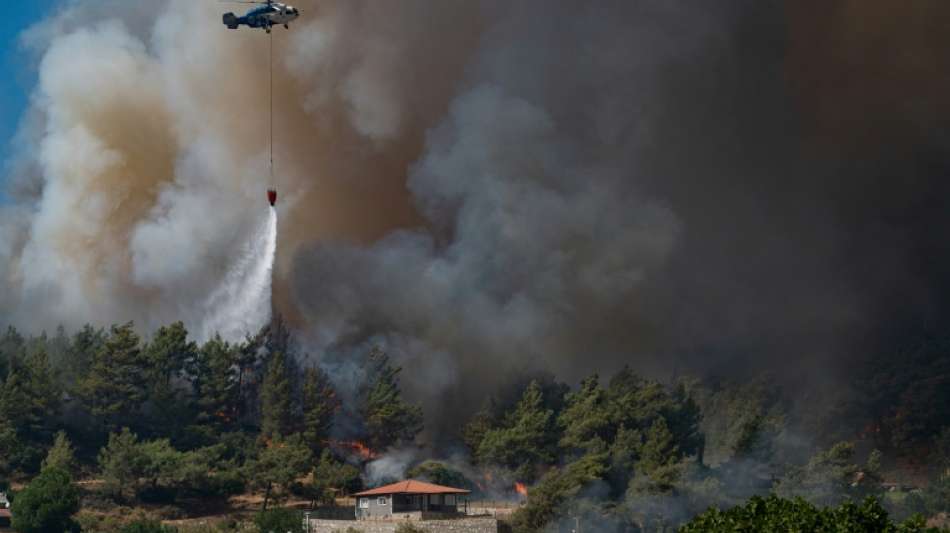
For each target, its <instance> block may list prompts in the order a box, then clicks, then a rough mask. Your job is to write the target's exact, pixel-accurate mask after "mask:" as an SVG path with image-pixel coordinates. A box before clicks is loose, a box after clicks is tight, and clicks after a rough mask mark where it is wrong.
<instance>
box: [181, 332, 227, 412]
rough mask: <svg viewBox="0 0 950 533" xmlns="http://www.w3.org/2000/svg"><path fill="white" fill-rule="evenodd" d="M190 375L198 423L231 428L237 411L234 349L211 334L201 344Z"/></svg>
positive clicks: (217, 336) (218, 336) (219, 337)
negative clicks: (206, 340) (210, 336)
mask: <svg viewBox="0 0 950 533" xmlns="http://www.w3.org/2000/svg"><path fill="white" fill-rule="evenodd" d="M191 374H192V376H193V382H192V387H193V390H194V395H195V403H196V410H197V412H198V422H199V423H201V424H206V425H207V424H210V425H212V426H213V427H215V428H216V429H218V430H224V429H227V428H229V427H231V426H232V425H233V424H234V423H235V422H236V418H237V410H238V409H237V401H238V378H237V365H236V364H235V350H234V349H233V348H232V347H231V345H230V344H228V343H227V342H225V341H224V340H222V339H221V336H220V335H215V336H214V337H213V338H211V339H210V340H208V342H206V343H204V345H202V346H201V350H199V352H198V355H197V357H196V358H195V361H194V362H193V363H192V368H191Z"/></svg>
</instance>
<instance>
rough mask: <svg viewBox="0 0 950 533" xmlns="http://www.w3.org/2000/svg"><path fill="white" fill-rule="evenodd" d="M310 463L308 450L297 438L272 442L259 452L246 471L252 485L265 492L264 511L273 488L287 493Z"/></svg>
mask: <svg viewBox="0 0 950 533" xmlns="http://www.w3.org/2000/svg"><path fill="white" fill-rule="evenodd" d="M310 461H311V455H310V448H309V447H308V446H306V445H305V444H304V443H303V441H302V440H301V439H300V438H299V436H294V437H291V438H288V439H286V440H279V439H278V440H274V441H272V442H270V443H269V444H267V445H266V447H265V448H264V449H263V450H261V452H260V455H259V456H258V458H257V459H256V460H255V461H253V462H252V463H250V465H249V467H248V470H249V471H250V479H251V482H252V483H253V485H254V486H255V487H257V488H260V489H264V490H265V497H264V509H265V510H266V509H267V504H268V503H269V502H270V499H271V497H272V496H273V494H272V491H273V488H274V486H275V485H276V486H277V487H280V488H282V489H284V494H286V493H287V492H289V489H290V487H291V485H292V484H293V483H294V481H295V480H296V479H297V477H298V476H300V475H301V473H302V472H306V471H307V466H308V465H309V464H310Z"/></svg>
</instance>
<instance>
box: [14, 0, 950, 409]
mask: <svg viewBox="0 0 950 533" xmlns="http://www.w3.org/2000/svg"><path fill="white" fill-rule="evenodd" d="M943 5H944V3H942V2H933V1H926V0H919V1H913V2H904V3H901V6H900V9H897V8H895V7H894V6H895V4H894V3H893V2H887V1H886V0H880V1H876V0H875V1H867V2H861V1H847V0H842V1H838V2H817V1H816V2H810V1H809V2H791V1H790V2H781V1H778V0H765V1H760V2H747V1H744V0H725V1H722V2H707V1H700V0H668V1H663V2H657V1H652V0H643V1H639V0H638V1H631V0H603V1H599V2H590V3H584V2H570V1H556V0H555V1H551V0H543V1H542V0H521V1H518V2H501V1H498V2H496V1H490V0H486V1H482V2H472V1H470V0H464V1H463V0H440V1H438V2H433V1H431V0H402V1H399V2H379V1H369V0H367V1H361V0H339V1H329V0H327V1H317V0H308V1H301V2H299V3H298V6H297V7H299V8H300V10H301V12H302V13H303V16H302V18H301V20H299V21H297V22H296V23H294V25H293V26H292V28H291V30H290V31H285V30H284V29H283V28H276V29H275V33H274V34H273V44H274V57H275V62H274V89H275V90H274V95H275V99H274V125H275V162H276V169H275V171H276V173H275V181H276V186H277V187H278V189H279V190H280V193H281V201H280V204H279V206H280V230H279V249H278V265H277V269H276V280H275V287H276V289H275V290H276V294H275V302H276V304H277V307H278V309H279V310H280V311H281V312H282V313H284V314H285V315H287V316H289V317H291V318H292V323H293V324H294V325H295V326H296V328H297V330H298V332H299V335H300V336H301V338H302V339H304V341H305V344H306V348H307V349H308V350H309V351H311V352H312V353H313V354H315V355H317V356H321V357H324V356H326V355H327V354H330V355H332V354H349V353H358V352H365V351H366V350H367V349H368V346H369V345H370V344H376V343H380V344H384V345H385V346H386V348H387V349H388V350H389V352H390V353H392V354H393V355H394V357H395V358H396V359H397V360H398V361H399V362H401V363H402V364H404V365H406V366H407V367H409V368H411V369H412V371H411V372H407V373H405V374H403V375H404V378H403V379H404V380H405V382H406V384H407V386H408V387H409V388H410V390H411V392H412V393H413V394H414V395H415V396H416V397H417V398H421V399H425V400H426V402H425V405H426V407H427V409H429V410H430V411H432V412H430V414H431V415H436V416H438V415H441V416H443V417H446V418H449V417H452V416H454V413H457V412H459V411H462V410H470V409H472V408H474V407H476V406H477V403H478V402H479V401H480V399H481V397H482V396H483V395H484V391H485V388H486V387H487V386H493V385H495V384H497V383H498V382H499V381H503V380H505V379H508V378H509V377H510V376H511V375H513V374H515V373H520V372H522V371H545V370H546V371H551V372H553V373H555V374H557V375H558V376H560V377H562V378H565V379H571V378H575V377H578V376H580V375H584V374H588V373H590V372H593V371H597V370H600V371H610V370H613V369H616V368H617V367H618V366H620V365H623V364H632V365H634V366H636V367H637V368H638V369H641V370H643V371H646V372H650V373H652V374H654V375H660V376H668V375H670V374H671V373H673V372H674V371H675V370H674V367H675V368H677V369H678V368H680V366H678V365H681V366H682V367H683V368H684V370H685V369H686V368H690V369H697V368H698V369H702V370H706V371H711V372H720V373H733V372H743V371H753V370H756V369H761V368H763V367H764V368H779V369H782V370H783V371H787V372H783V374H784V375H791V374H796V373H799V374H801V373H804V374H808V373H812V372H813V373H814V374H817V375H823V376H825V375H832V373H830V372H827V371H828V370H829V369H830V370H834V368H835V366H836V363H837V362H839V361H841V360H843V359H846V356H847V355H849V354H861V353H864V351H863V350H864V348H866V347H867V344H866V343H867V342H868V340H869V339H870V340H871V341H872V343H873V341H874V340H876V339H877V338H878V335H879V333H880V332H881V331H884V330H887V331H888V332H889V333H895V334H899V333H901V332H903V330H904V329H906V328H907V327H908V325H913V324H926V325H927V327H940V325H941V324H946V323H947V318H948V317H950V308H948V307H947V305H946V303H945V302H947V301H950V277H948V276H947V274H946V273H947V272H950V268H948V267H950V249H948V245H947V243H946V242H945V241H946V240H945V239H943V238H942V236H941V233H940V232H939V231H938V230H936V229H935V228H942V227H946V225H947V222H950V220H948V218H950V215H948V214H947V210H946V209H945V207H944V205H943V203H944V200H943V199H944V198H946V197H947V193H948V192H950V190H948V189H950V185H947V181H946V179H945V178H944V176H945V175H946V172H945V171H946V167H947V166H948V165H947V164H946V161H947V157H946V153H947V146H946V136H945V135H944V134H942V133H941V132H943V131H946V121H947V116H948V110H947V109H946V105H945V103H944V100H945V99H944V98H943V95H944V94H946V88H947V85H948V83H947V79H948V78H947V74H946V72H945V71H944V70H941V69H940V68H938V67H937V66H935V65H939V64H940V62H939V58H941V57H942V54H943V53H944V51H945V50H947V49H948V48H950V47H948V46H947V43H946V41H947V37H946V33H945V32H941V31H939V27H938V26H937V24H938V23H937V22H936V21H939V20H944V19H945V17H944V16H941V14H943V13H944V11H946V8H944V7H943ZM221 7H222V4H217V3H213V2H196V1H193V0H174V1H169V2H119V1H100V2H91V1H89V2H87V1H81V0H78V1H74V2H72V3H70V7H69V8H68V9H66V10H65V11H64V12H62V13H60V14H59V15H57V16H56V18H55V20H53V21H48V22H46V23H44V25H43V27H42V28H41V29H40V31H38V33H37V34H36V35H34V36H32V37H30V42H29V43H28V45H29V48H30V50H33V51H34V52H35V53H36V54H37V57H38V58H40V69H39V70H40V83H39V86H38V87H37V90H36V93H35V95H34V103H33V107H34V109H33V112H32V113H31V114H30V119H29V120H28V121H27V122H25V123H24V126H23V133H22V139H24V146H27V147H29V149H27V150H23V151H22V152H21V153H19V154H18V161H16V162H15V165H14V166H13V168H14V169H16V174H15V175H14V176H13V188H14V189H15V190H16V191H18V192H17V194H16V195H15V197H16V201H15V203H14V204H13V205H8V206H4V207H2V208H0V239H2V240H0V275H2V276H3V286H2V288H3V292H2V293H0V306H2V307H0V309H2V310H3V311H4V312H5V313H6V315H7V316H10V317H12V318H11V320H12V321H13V322H14V323H16V324H18V325H23V326H25V327H26V328H28V329H34V330H35V329H39V328H41V327H47V328H49V327H53V326H55V325H56V324H58V323H64V324H66V325H67V326H76V325H79V324H82V323H85V322H89V321H92V322H97V323H109V322H117V321H125V320H129V319H135V320H136V321H138V322H139V323H140V325H141V326H142V327H143V328H144V329H151V328H154V327H156V326H158V325H160V324H163V323H167V322H169V321H171V320H177V319H183V320H185V321H186V322H187V323H188V324H189V325H190V326H192V328H193V329H195V328H194V326H195V325H197V324H200V323H201V321H202V319H203V315H202V313H203V310H202V304H203V303H204V302H205V299H206V298H207V296H208V295H209V294H210V293H211V292H212V291H213V290H214V288H215V287H216V285H217V283H219V282H220V279H221V277H222V273H223V272H224V271H226V269H227V266H228V264H229V262H230V261H232V260H233V258H234V257H235V254H236V251H237V250H238V249H239V248H240V246H241V245H242V244H244V242H245V240H246V239H247V236H248V234H249V231H250V228H252V227H253V226H254V224H255V223H256V221H257V220H259V218H260V217H261V216H263V214H264V213H265V212H266V201H265V198H264V191H265V189H266V188H267V187H268V186H270V185H271V184H270V183H269V177H268V176H269V172H268V165H267V162H268V137H267V132H268V119H269V114H268V110H269V99H268V95H269V93H268V87H269V84H268V79H269V70H268V54H269V44H270V41H269V38H268V36H267V35H266V34H264V33H263V32H260V31H251V30H248V29H246V28H245V29H242V30H240V31H229V30H227V29H226V28H225V27H224V26H223V25H222V24H221V19H220V17H221V11H222V10H221ZM816 147H817V149H816ZM894 302H901V304H900V305H895V304H894ZM842 366H845V365H842ZM829 379H833V378H829ZM446 423H449V424H450V423H452V421H451V420H449V421H448V422H446Z"/></svg>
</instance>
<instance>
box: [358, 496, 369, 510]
mask: <svg viewBox="0 0 950 533" xmlns="http://www.w3.org/2000/svg"><path fill="white" fill-rule="evenodd" d="M360 509H369V498H360Z"/></svg>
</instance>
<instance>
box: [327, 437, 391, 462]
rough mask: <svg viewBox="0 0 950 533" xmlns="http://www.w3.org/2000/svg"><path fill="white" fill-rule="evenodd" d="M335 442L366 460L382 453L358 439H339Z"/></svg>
mask: <svg viewBox="0 0 950 533" xmlns="http://www.w3.org/2000/svg"><path fill="white" fill-rule="evenodd" d="M334 444H335V445H336V446H339V447H340V448H346V449H347V450H349V451H351V452H353V453H355V454H356V455H358V456H359V457H360V459H363V460H364V461H371V460H373V459H376V458H378V457H379V456H380V455H381V454H380V453H379V452H377V451H376V450H373V449H372V448H370V447H369V446H367V445H365V444H363V443H362V442H360V441H358V440H351V441H344V440H339V441H336V442H334Z"/></svg>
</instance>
